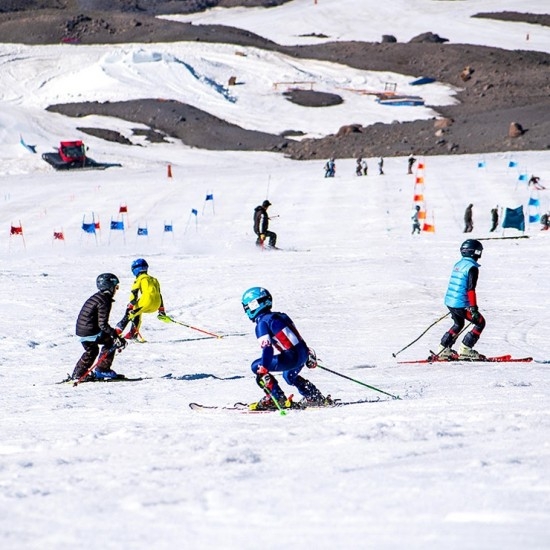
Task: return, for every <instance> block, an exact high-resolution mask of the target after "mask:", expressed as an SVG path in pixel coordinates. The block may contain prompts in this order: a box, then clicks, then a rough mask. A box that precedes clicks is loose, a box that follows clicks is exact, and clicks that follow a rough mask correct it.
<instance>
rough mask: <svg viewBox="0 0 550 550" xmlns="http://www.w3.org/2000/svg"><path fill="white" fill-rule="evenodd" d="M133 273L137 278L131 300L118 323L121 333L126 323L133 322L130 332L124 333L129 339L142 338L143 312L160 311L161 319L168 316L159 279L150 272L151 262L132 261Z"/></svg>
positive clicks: (140, 259)
mask: <svg viewBox="0 0 550 550" xmlns="http://www.w3.org/2000/svg"><path fill="white" fill-rule="evenodd" d="M131 269H132V273H133V274H134V277H135V280H134V284H133V285H132V288H131V289H130V301H129V303H128V305H127V306H126V313H125V314H124V317H123V318H122V319H121V320H120V322H118V323H117V328H116V330H117V333H118V334H121V333H122V332H123V331H124V329H125V328H126V325H127V324H128V323H129V322H131V327H130V330H129V332H128V333H126V334H125V335H124V337H125V338H127V339H129V340H140V339H141V338H140V334H139V327H140V326H141V316H142V314H143V313H154V312H157V313H158V317H159V319H161V320H162V317H165V316H166V313H165V311H164V301H163V299H162V294H161V291H160V283H159V282H158V279H156V278H155V277H152V276H151V275H149V274H148V270H149V264H148V263H147V262H146V261H145V260H144V259H143V258H138V259H137V260H134V261H133V262H132V266H131Z"/></svg>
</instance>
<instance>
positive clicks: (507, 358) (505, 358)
mask: <svg viewBox="0 0 550 550" xmlns="http://www.w3.org/2000/svg"><path fill="white" fill-rule="evenodd" d="M532 360H533V358H532V357H512V356H511V355H496V356H494V357H485V358H484V359H475V360H471V361H470V360H468V359H458V358H457V359H439V358H437V357H435V358H434V357H429V358H428V359H416V360H414V361H398V363H401V364H407V363H409V364H414V363H530V362H531V361H532Z"/></svg>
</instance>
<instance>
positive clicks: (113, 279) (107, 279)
mask: <svg viewBox="0 0 550 550" xmlns="http://www.w3.org/2000/svg"><path fill="white" fill-rule="evenodd" d="M119 283H120V281H119V280H118V277H117V276H116V275H113V274H112V273H102V274H101V275H98V276H97V279H96V281H95V284H96V285H97V288H98V290H101V292H110V293H111V294H113V293H114V291H115V290H116V288H117V287H118V285H119Z"/></svg>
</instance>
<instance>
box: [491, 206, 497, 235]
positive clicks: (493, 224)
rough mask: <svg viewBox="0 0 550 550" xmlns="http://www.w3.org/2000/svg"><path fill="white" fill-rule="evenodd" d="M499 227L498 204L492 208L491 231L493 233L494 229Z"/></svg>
mask: <svg viewBox="0 0 550 550" xmlns="http://www.w3.org/2000/svg"><path fill="white" fill-rule="evenodd" d="M497 227H498V205H497V206H496V207H495V208H491V230H490V232H491V233H492V232H493V231H495V230H496V228H497Z"/></svg>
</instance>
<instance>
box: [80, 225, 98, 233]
mask: <svg viewBox="0 0 550 550" xmlns="http://www.w3.org/2000/svg"><path fill="white" fill-rule="evenodd" d="M82 229H83V230H84V231H85V232H86V233H95V223H83V224H82Z"/></svg>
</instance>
